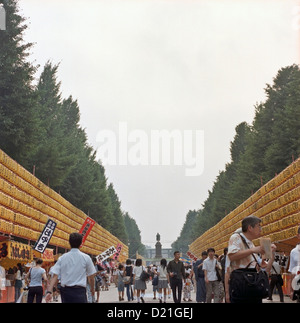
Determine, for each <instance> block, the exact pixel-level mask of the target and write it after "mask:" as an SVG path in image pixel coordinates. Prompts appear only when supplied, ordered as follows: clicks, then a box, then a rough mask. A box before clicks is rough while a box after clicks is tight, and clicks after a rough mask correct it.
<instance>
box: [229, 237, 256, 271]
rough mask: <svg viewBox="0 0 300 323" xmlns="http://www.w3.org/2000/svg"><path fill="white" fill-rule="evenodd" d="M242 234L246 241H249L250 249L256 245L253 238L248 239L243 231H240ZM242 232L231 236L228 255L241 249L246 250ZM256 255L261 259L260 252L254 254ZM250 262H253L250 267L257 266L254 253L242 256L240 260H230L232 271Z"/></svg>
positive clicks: (244, 266)
mask: <svg viewBox="0 0 300 323" xmlns="http://www.w3.org/2000/svg"><path fill="white" fill-rule="evenodd" d="M240 234H241V235H242V236H243V237H244V239H245V240H246V243H247V245H248V247H249V249H251V248H253V247H255V246H254V244H253V242H252V241H251V240H249V239H247V238H246V236H245V235H244V234H243V233H240ZM240 234H238V233H234V234H233V235H232V236H231V237H230V239H229V245H228V255H230V254H234V253H237V252H238V251H241V250H246V246H245V244H244V242H243V240H242V238H241V236H240ZM254 256H255V257H256V259H257V260H258V261H259V259H260V258H259V256H258V254H254ZM249 263H251V264H250V266H249V267H248V268H255V266H256V262H255V259H254V258H253V256H252V255H249V256H248V257H245V258H242V259H239V260H234V261H230V269H231V271H232V270H235V269H239V268H246V267H247V266H248V265H249Z"/></svg>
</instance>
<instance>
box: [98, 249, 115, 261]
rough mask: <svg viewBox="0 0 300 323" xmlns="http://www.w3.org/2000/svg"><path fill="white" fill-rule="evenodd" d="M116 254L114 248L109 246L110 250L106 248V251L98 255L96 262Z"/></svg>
mask: <svg viewBox="0 0 300 323" xmlns="http://www.w3.org/2000/svg"><path fill="white" fill-rule="evenodd" d="M116 252H117V249H116V248H115V247H114V246H111V247H110V248H108V249H107V250H105V251H104V252H102V253H100V255H98V256H97V257H96V258H97V261H98V262H100V261H104V260H105V259H107V258H109V257H111V256H113V255H114V254H115V253H116Z"/></svg>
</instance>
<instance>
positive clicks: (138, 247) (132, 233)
mask: <svg viewBox="0 0 300 323" xmlns="http://www.w3.org/2000/svg"><path fill="white" fill-rule="evenodd" d="M124 223H125V228H126V232H127V236H128V246H129V258H135V256H136V252H138V253H139V254H140V255H144V254H145V250H146V249H145V246H144V245H143V244H142V241H141V231H140V230H139V227H138V225H137V224H136V222H135V220H134V219H133V218H131V217H130V216H129V214H128V213H127V212H126V213H125V214H124Z"/></svg>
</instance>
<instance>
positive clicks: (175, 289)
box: [170, 277, 182, 303]
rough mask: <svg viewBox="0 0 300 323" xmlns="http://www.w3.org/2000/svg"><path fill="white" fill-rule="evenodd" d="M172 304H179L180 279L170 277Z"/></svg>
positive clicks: (180, 292)
mask: <svg viewBox="0 0 300 323" xmlns="http://www.w3.org/2000/svg"><path fill="white" fill-rule="evenodd" d="M170 285H171V289H172V293H173V300H174V303H181V294H182V279H178V278H174V277H170Z"/></svg>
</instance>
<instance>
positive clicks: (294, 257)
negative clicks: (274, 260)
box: [289, 244, 300, 274]
mask: <svg viewBox="0 0 300 323" xmlns="http://www.w3.org/2000/svg"><path fill="white" fill-rule="evenodd" d="M299 269H300V244H298V245H297V246H296V247H295V248H294V249H293V250H292V251H291V254H290V267H289V272H290V273H292V274H297V271H298V270H299Z"/></svg>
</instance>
